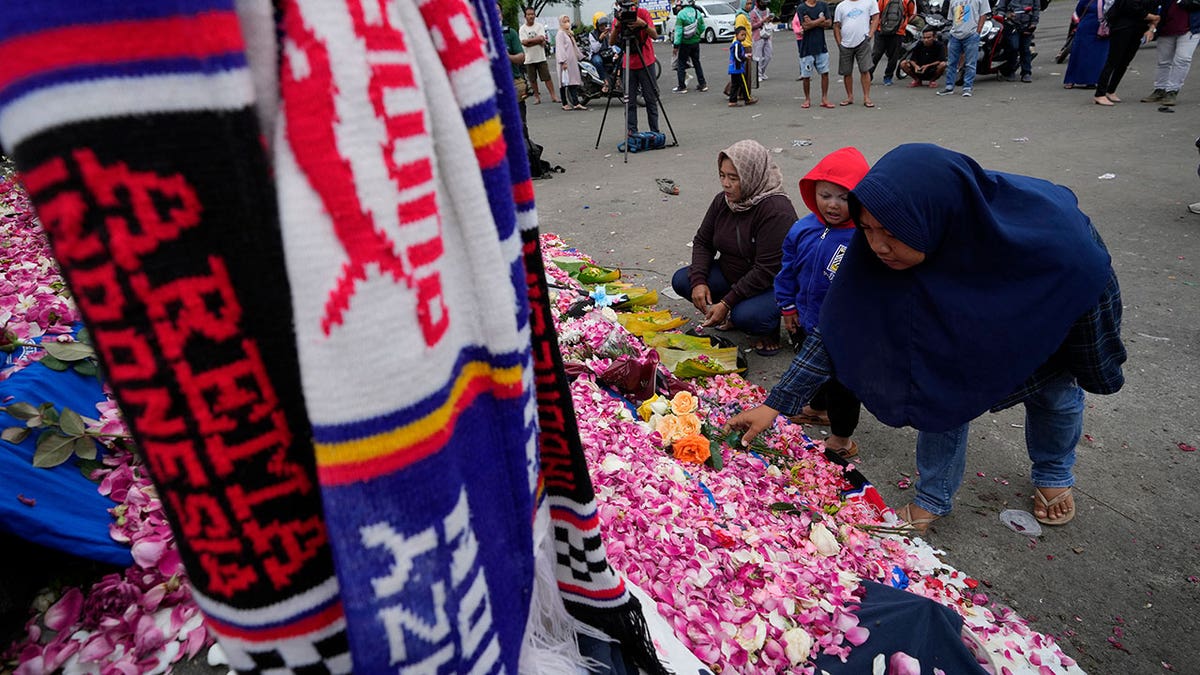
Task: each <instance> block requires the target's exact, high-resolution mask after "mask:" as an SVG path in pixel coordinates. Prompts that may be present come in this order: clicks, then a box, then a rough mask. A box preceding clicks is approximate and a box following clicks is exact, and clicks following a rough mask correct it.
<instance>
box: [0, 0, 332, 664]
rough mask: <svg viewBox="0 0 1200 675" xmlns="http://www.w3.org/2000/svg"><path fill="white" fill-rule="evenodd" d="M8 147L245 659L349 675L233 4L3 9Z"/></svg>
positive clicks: (202, 588)
mask: <svg viewBox="0 0 1200 675" xmlns="http://www.w3.org/2000/svg"><path fill="white" fill-rule="evenodd" d="M0 64H3V65H0V141H2V142H3V144H4V147H5V150H6V152H7V153H8V154H10V155H11V156H12V157H13V158H14V159H16V161H17V165H18V168H19V170H20V174H21V176H20V177H21V180H22V182H23V183H24V184H25V186H26V188H27V189H28V191H29V193H30V195H31V197H32V199H33V201H34V204H35V207H36V209H37V213H38V216H39V218H40V220H41V221H42V224H43V225H44V227H45V229H46V231H47V233H48V235H49V237H50V240H51V244H52V246H53V248H54V252H55V256H56V258H57V259H58V261H59V264H60V266H61V267H62V271H63V274H64V276H65V278H66V280H67V282H68V284H69V285H70V287H71V289H72V292H73V294H74V296H75V298H76V301H77V303H78V305H79V308H80V309H81V311H82V313H83V316H84V318H85V321H86V323H87V325H88V327H89V329H90V330H91V333H92V336H93V339H94V340H95V343H96V345H97V347H98V350H99V354H100V358H101V361H102V362H103V364H104V372H105V375H106V377H107V379H108V382H109V383H110V385H111V386H112V388H113V391H114V392H115V394H116V396H117V399H118V401H119V402H120V404H121V408H122V410H123V411H124V413H125V417H126V421H127V422H128V424H129V427H130V430H131V431H132V433H133V435H134V437H135V439H136V440H137V443H138V446H139V447H140V448H141V451H142V452H143V453H144V455H145V457H146V459H147V461H148V466H149V468H150V471H151V473H152V475H153V478H154V481H155V483H156V485H157V487H158V489H159V493H160V495H161V497H162V500H163V505H164V507H165V510H166V512H167V513H168V514H169V516H170V519H171V523H172V526H173V530H174V533H175V537H176V542H177V544H178V547H179V551H180V553H181V555H182V558H183V561H184V564H185V567H186V569H187V571H188V576H189V579H190V582H191V585H192V588H193V593H194V596H195V598H196V601H197V602H198V603H199V604H200V607H201V608H202V609H203V611H204V613H205V617H206V620H207V623H208V626H209V628H210V629H211V630H212V632H213V633H214V634H216V635H217V637H218V639H219V640H220V642H221V644H222V646H223V647H224V649H225V652H226V654H227V655H228V657H229V659H230V663H231V665H232V667H233V668H235V669H236V670H238V671H239V672H258V671H264V670H274V669H282V670H280V671H276V672H285V671H286V670H288V669H291V670H297V669H300V670H303V669H306V668H312V669H319V670H322V671H324V672H334V673H346V672H350V669H351V664H350V656H349V651H348V644H347V640H346V634H345V619H344V617H343V610H342V602H341V599H340V596H339V593H338V585H337V581H336V579H335V577H334V569H333V558H332V556H331V554H330V548H329V545H328V535H327V531H326V527H325V521H324V518H323V517H322V509H321V503H320V495H319V491H318V486H317V480H316V470H315V462H314V453H313V448H312V445H311V442H310V432H309V423H308V419H307V417H306V415H305V411H304V402H303V399H302V396H301V389H300V378H299V372H300V371H299V367H298V361H297V355H296V346H295V338H294V336H293V334H292V330H291V325H292V315H291V312H290V303H289V291H288V286H287V281H286V277H285V275H284V267H283V249H282V245H281V242H280V234H279V229H278V225H277V218H276V214H275V193H274V189H273V186H272V184H271V180H270V173H269V168H268V165H267V163H266V161H265V157H264V155H263V153H262V151H261V149H260V148H261V144H260V134H259V129H258V123H257V120H256V117H255V111H254V108H253V101H254V88H253V85H252V80H251V76H250V71H249V68H248V66H247V60H246V56H245V50H244V45H243V38H242V31H241V28H240V25H239V17H238V14H237V13H236V11H235V10H234V8H233V6H232V4H231V2H229V1H224V2H220V1H202V0H192V1H187V0H181V1H179V2H174V3H170V4H163V3H158V2H155V0H139V1H134V0H129V1H122V2H106V3H77V2H72V1H70V0H56V1H50V0H47V1H45V2H37V3H26V4H24V5H20V6H16V5H14V6H11V7H7V8H6V9H5V11H4V12H3V13H0Z"/></svg>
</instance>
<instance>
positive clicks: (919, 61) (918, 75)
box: [900, 26, 946, 87]
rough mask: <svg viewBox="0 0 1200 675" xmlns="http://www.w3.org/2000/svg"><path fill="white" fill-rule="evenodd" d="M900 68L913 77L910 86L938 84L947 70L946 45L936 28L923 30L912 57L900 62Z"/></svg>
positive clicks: (933, 85) (932, 85) (934, 85)
mask: <svg viewBox="0 0 1200 675" xmlns="http://www.w3.org/2000/svg"><path fill="white" fill-rule="evenodd" d="M900 69H901V70H903V71H904V72H906V73H908V76H909V77H911V78H912V81H911V82H909V83H908V86H910V87H919V86H921V85H922V84H925V83H926V82H928V83H929V86H930V87H936V86H938V80H939V79H940V78H941V77H942V73H945V72H946V45H944V44H942V41H941V40H939V39H937V31H936V30H934V29H933V28H929V27H928V26H927V27H926V28H925V30H923V31H921V41H920V42H919V43H917V46H916V47H913V50H912V54H911V55H910V58H908V59H905V60H903V61H901V62H900Z"/></svg>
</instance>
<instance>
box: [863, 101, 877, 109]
mask: <svg viewBox="0 0 1200 675" xmlns="http://www.w3.org/2000/svg"><path fill="white" fill-rule="evenodd" d="M863 105H865V106H867V107H868V108H874V107H875V104H874V103H873V102H871V101H863Z"/></svg>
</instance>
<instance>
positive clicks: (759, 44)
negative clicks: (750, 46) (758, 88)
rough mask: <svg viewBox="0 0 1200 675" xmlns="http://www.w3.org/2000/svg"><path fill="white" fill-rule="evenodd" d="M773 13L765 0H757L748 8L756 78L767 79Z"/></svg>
mask: <svg viewBox="0 0 1200 675" xmlns="http://www.w3.org/2000/svg"><path fill="white" fill-rule="evenodd" d="M774 20H775V14H774V13H773V12H772V11H771V10H770V9H769V8H768V7H767V0H757V2H756V3H755V5H754V9H752V10H750V29H751V37H752V38H753V41H754V62H755V64H756V65H757V68H758V79H760V80H765V79H767V66H768V65H770V63H771V26H770V23H771V22H772V21H774Z"/></svg>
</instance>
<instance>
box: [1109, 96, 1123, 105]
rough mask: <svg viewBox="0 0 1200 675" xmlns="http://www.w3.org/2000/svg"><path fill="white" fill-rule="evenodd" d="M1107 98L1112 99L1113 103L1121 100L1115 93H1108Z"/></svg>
mask: <svg viewBox="0 0 1200 675" xmlns="http://www.w3.org/2000/svg"><path fill="white" fill-rule="evenodd" d="M1107 98H1108V100H1110V101H1112V102H1113V103H1120V102H1121V97H1119V96H1117V95H1116V94H1108V95H1107Z"/></svg>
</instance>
